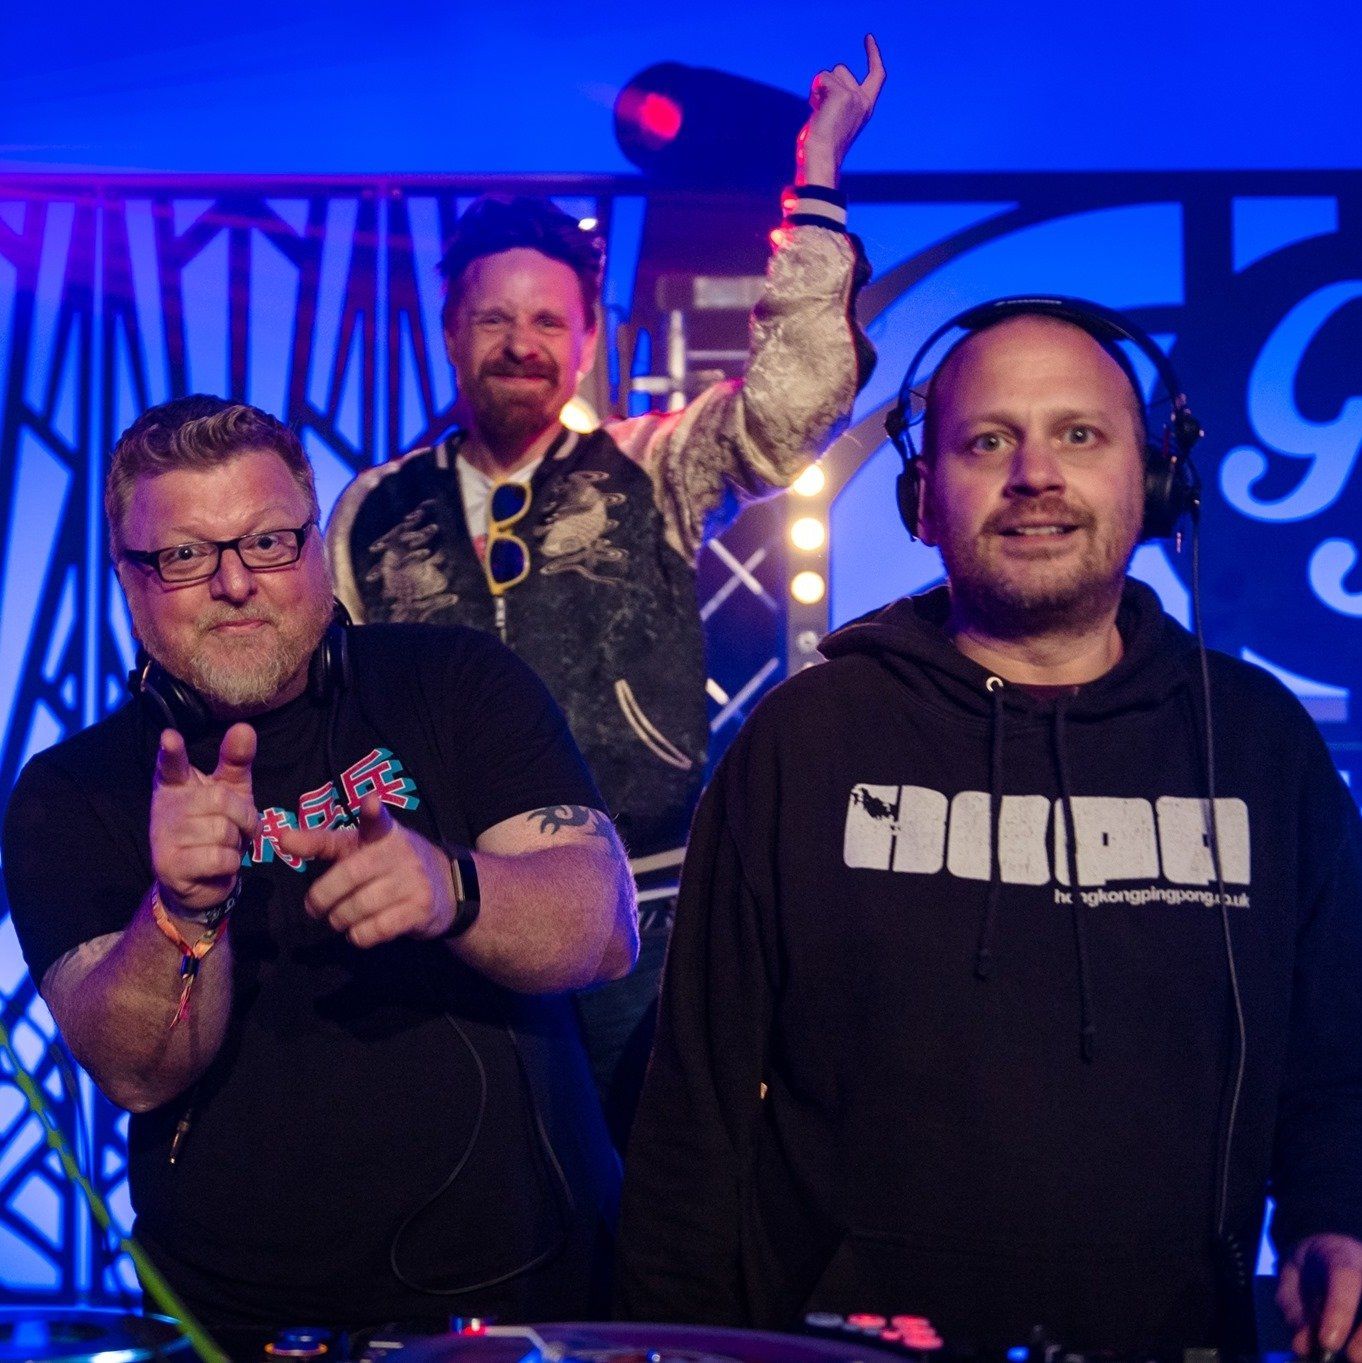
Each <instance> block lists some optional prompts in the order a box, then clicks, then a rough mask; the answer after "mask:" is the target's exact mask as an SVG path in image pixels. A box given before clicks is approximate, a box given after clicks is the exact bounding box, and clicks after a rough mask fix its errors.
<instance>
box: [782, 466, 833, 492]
mask: <svg viewBox="0 0 1362 1363" xmlns="http://www.w3.org/2000/svg"><path fill="white" fill-rule="evenodd" d="M827 485H828V475H827V474H826V473H824V472H823V466H822V465H821V464H810V465H809V467H808V468H806V469H805V470H804V472H803V473H801V474H800V475H799V477H798V478H796V479H795V480H794V482H793V483H792V484H791V485H790V491H791V492H797V493H798V494H799V495H800V496H801V497H817V496H818V494H819V493H820V492H822V490H823V489H824V488H825V487H827Z"/></svg>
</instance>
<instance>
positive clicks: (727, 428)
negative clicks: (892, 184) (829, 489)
mask: <svg viewBox="0 0 1362 1363" xmlns="http://www.w3.org/2000/svg"><path fill="white" fill-rule="evenodd" d="M866 58H867V63H868V71H867V74H866V77H865V79H864V80H859V81H858V80H857V79H856V78H855V76H853V75H852V73H851V71H850V70H849V69H848V68H847V67H845V66H837V67H834V68H833V69H832V70H830V71H820V72H819V73H818V75H817V76H816V77H815V78H814V81H813V86H812V89H811V90H810V94H809V102H810V105H811V107H812V112H811V114H810V116H809V120H808V122H807V123H806V124H805V125H804V127H803V129H802V130H801V131H800V134H799V138H798V141H797V144H796V147H795V188H794V190H793V191H791V192H790V193H789V194H787V196H786V199H785V205H784V207H785V221H784V223H783V225H782V227H781V229H780V231H779V232H777V233H776V234H775V237H774V240H775V245H776V249H775V252H774V254H773V255H772V257H771V263H770V266H769V268H768V270H767V276H766V284H765V287H764V288H763V290H762V293H761V296H760V298H759V299H758V300H757V304H756V306H755V308H754V309H753V312H752V320H751V333H750V344H749V351H748V359H747V364H746V366H745V369H744V375H743V378H742V379H741V380H728V381H726V382H723V383H719V384H715V385H714V386H713V387H711V388H708V389H706V390H705V391H704V392H703V393H701V394H700V396H699V397H697V398H696V399H695V400H694V401H693V402H692V403H690V405H689V406H688V407H686V408H684V409H683V410H682V411H680V412H672V413H668V414H667V415H665V416H659V415H657V414H651V415H648V416H643V417H636V418H634V419H633V420H631V421H625V422H621V423H619V424H617V425H615V426H612V428H611V434H612V435H613V436H614V437H615V439H616V441H617V442H618V443H619V445H620V448H621V449H623V450H624V451H625V453H626V454H628V455H629V456H630V457H631V458H633V459H634V460H636V461H637V462H638V463H640V464H642V465H643V467H644V468H646V469H647V470H648V472H649V473H650V475H651V476H652V478H653V483H654V487H655V489H656V494H657V502H658V505H659V507H660V508H661V510H662V514H663V517H664V521H665V524H666V528H667V537H668V540H669V542H670V543H671V544H672V546H673V547H674V548H676V549H677V550H678V551H680V552H681V553H682V554H684V555H685V556H687V557H688V558H689V557H693V556H694V554H695V553H696V552H698V550H699V548H700V544H701V543H702V541H703V539H704V533H705V522H706V520H707V518H708V517H709V515H710V513H711V512H712V511H713V510H714V509H715V508H716V507H717V506H718V505H719V504H720V502H721V501H722V500H723V498H724V495H725V493H726V491H727V489H729V488H732V489H734V490H735V491H736V492H737V493H738V494H739V495H740V496H741V497H744V498H748V499H751V498H758V497H763V496H767V495H769V494H770V493H772V492H774V491H777V490H778V489H780V488H783V487H787V486H789V484H790V483H791V482H793V481H794V479H795V478H796V477H798V475H799V474H800V473H801V472H802V471H803V469H804V468H805V467H806V466H807V465H808V464H809V463H810V462H811V461H812V460H813V459H815V458H817V456H818V455H819V454H821V453H822V451H823V450H824V449H825V448H826V446H827V445H828V443H829V442H830V441H831V440H832V439H833V438H834V437H835V436H836V435H837V433H838V432H839V430H840V429H841V428H842V427H843V426H845V424H846V422H847V419H848V417H849V416H850V413H851V406H852V402H853V401H854V399H855V396H856V393H857V390H858V389H859V388H860V386H861V385H862V384H863V383H864V382H865V380H866V379H867V378H868V377H869V374H870V369H871V367H872V366H873V363H874V353H873V351H872V350H871V349H870V345H869V342H868V341H866V339H865V337H864V336H863V335H862V334H861V333H860V330H859V328H858V327H857V325H856V322H855V319H854V317H853V315H852V312H853V307H854V303H855V294H856V290H857V289H858V288H859V287H860V284H861V283H862V282H864V279H865V278H866V277H867V276H868V273H869V271H868V268H867V267H866V265H865V262H864V257H863V256H862V255H861V254H860V250H859V245H858V244H857V243H855V242H854V240H853V239H852V238H849V237H848V236H847V234H846V228H845V224H846V206H845V200H844V198H843V197H842V195H841V193H840V192H839V191H838V190H837V183H838V180H839V177H840V174H841V168H842V162H843V160H844V159H845V157H846V154H847V152H848V151H849V149H850V147H851V145H852V143H853V142H854V141H855V139H856V136H857V135H858V134H859V132H860V130H861V129H862V128H863V127H864V126H865V124H866V122H867V121H868V119H869V118H870V115H871V113H872V111H873V110H874V107H875V101H876V100H877V99H878V98H879V93H880V89H881V87H882V86H883V84H884V78H885V73H884V64H883V62H882V61H881V60H880V53H879V48H878V47H877V46H876V43H875V40H874V38H872V37H869V36H867V38H866ZM801 191H804V192H801Z"/></svg>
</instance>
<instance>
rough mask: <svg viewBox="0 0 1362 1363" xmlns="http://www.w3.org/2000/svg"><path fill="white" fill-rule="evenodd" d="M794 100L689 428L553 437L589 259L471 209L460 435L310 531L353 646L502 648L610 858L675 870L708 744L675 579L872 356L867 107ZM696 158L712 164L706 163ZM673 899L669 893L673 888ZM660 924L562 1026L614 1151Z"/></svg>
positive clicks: (573, 236) (691, 631)
mask: <svg viewBox="0 0 1362 1363" xmlns="http://www.w3.org/2000/svg"><path fill="white" fill-rule="evenodd" d="M866 56H867V62H868V72H867V75H866V77H865V79H864V80H858V79H857V78H856V77H855V76H854V75H853V74H852V73H851V71H850V70H848V68H847V67H845V66H837V67H835V68H834V69H833V70H830V71H824V72H821V73H820V74H819V75H818V76H817V78H816V79H815V80H814V82H813V89H812V94H811V103H812V105H813V112H812V115H811V116H810V118H809V120H808V123H807V124H806V125H805V127H804V129H803V131H802V132H801V134H800V136H799V141H798V146H797V149H796V165H795V184H794V186H793V187H792V188H791V189H790V190H788V191H787V192H786V195H785V199H784V206H785V212H786V217H785V221H784V223H783V225H782V227H781V229H780V231H779V232H778V233H776V235H775V241H776V248H775V252H774V254H773V256H772V258H771V264H770V268H769V271H768V274H767V280H766V286H765V289H764V291H763V293H762V296H761V298H760V299H759V301H758V303H757V305H756V308H755V309H754V311H753V314H752V336H751V353H750V355H749V358H748V362H747V366H746V373H745V377H744V378H743V379H742V381H740V382H739V381H733V382H725V383H720V384H716V385H715V386H713V387H711V388H709V389H707V390H706V391H705V392H703V393H701V394H700V395H699V396H698V397H697V398H695V400H694V401H692V402H691V403H690V405H689V406H687V407H686V408H685V409H684V410H683V411H679V412H670V413H665V414H664V413H653V414H649V415H646V416H640V417H636V418H634V419H632V420H628V421H615V422H610V423H608V424H607V425H606V426H605V427H603V428H602V429H600V430H598V431H596V432H594V433H593V434H591V435H588V436H582V435H577V434H574V433H572V432H570V431H569V430H567V429H566V428H565V427H564V426H563V425H562V424H561V423H560V421H559V413H560V412H561V411H562V408H563V405H564V404H565V403H566V402H567V401H568V400H569V399H570V398H571V397H572V395H573V392H574V391H575V389H576V386H577V382H578V379H579V378H580V376H581V375H582V374H584V373H586V372H587V371H588V370H589V369H590V367H591V364H592V361H593V357H594V354H595V349H596V345H597V339H598V335H597V305H598V299H599V294H600V284H601V271H602V253H603V246H602V243H601V241H600V240H599V238H597V237H595V236H594V235H593V234H592V233H590V232H586V231H583V230H582V229H581V228H580V227H579V226H578V224H577V222H576V221H575V220H574V219H572V218H570V217H568V216H567V215H566V214H564V213H562V212H561V211H559V210H558V209H557V208H556V207H554V206H553V205H552V204H549V203H547V202H544V201H538V200H531V199H515V200H512V201H510V202H505V201H501V200H497V199H480V200H478V201H477V202H475V203H474V204H473V205H472V206H471V207H470V208H469V209H468V210H467V211H466V212H465V214H464V215H463V217H462V218H461V219H460V220H459V223H458V224H457V226H456V227H455V230H454V233H453V236H452V237H451V238H450V240H449V242H448V243H447V249H446V253H445V256H444V259H443V261H442V262H441V272H442V273H443V275H444V278H445V282H446V299H445V308H444V329H445V345H446V348H447V350H448V352H449V358H450V361H451V363H452V364H453V365H454V368H455V371H456V374H457V379H458V404H457V407H456V411H455V415H456V419H457V422H458V426H457V429H456V430H455V431H454V433H453V434H452V435H451V436H450V437H449V438H447V439H445V440H442V441H441V442H440V443H439V444H437V445H436V446H434V447H433V448H430V449H421V450H416V451H414V452H412V453H411V454H408V455H405V456H403V457H402V458H400V459H396V460H392V461H390V462H389V463H387V464H383V465H380V466H379V467H377V468H374V469H370V470H368V471H367V472H365V473H363V474H361V475H360V477H359V478H358V479H356V480H355V482H354V483H352V484H351V485H350V487H349V489H348V490H347V491H346V492H345V493H344V494H343V496H342V497H341V499H340V501H339V502H338V504H337V507H336V511H335V513H334V515H333V516H332V519H331V523H330V526H329V527H328V530H327V545H328V550H329V552H330V554H331V558H332V563H333V565H334V568H335V575H336V586H337V594H338V595H339V597H340V599H341V600H342V601H343V602H344V603H345V606H346V608H347V609H348V610H349V611H350V613H351V615H352V616H353V617H354V618H355V619H356V620H357V621H359V620H363V621H370V620H421V621H436V622H440V623H454V622H457V623H462V624H471V625H475V626H477V627H479V628H481V629H486V630H491V631H495V632H497V633H499V635H500V637H501V638H502V639H503V640H505V642H506V643H508V644H509V645H510V646H511V648H513V649H514V650H515V651H516V652H517V653H518V654H519V655H520V656H521V657H522V658H524V659H525V660H526V661H527V662H528V663H530V665H531V666H532V667H533V668H534V669H535V671H536V672H538V673H539V675H540V676H541V677H543V679H544V681H545V683H546V684H547V686H548V688H549V690H550V691H551V692H552V693H553V695H554V697H555V699H556V700H557V701H558V703H559V704H560V705H561V706H562V707H563V710H564V713H565V714H566V716H567V719H568V724H569V726H570V727H571V729H572V732H573V735H574V736H575V738H576V739H577V742H578V744H579V745H580V747H581V749H582V754H583V756H584V757H585V758H586V760H587V764H588V766H589V767H590V768H591V771H592V773H593V775H594V776H595V778H596V781H597V783H598V785H599V786H600V789H601V793H602V795H603V797H604V799H605V807H606V808H607V809H608V810H609V811H610V813H611V815H612V816H613V817H614V818H615V819H616V821H617V822H618V825H619V829H620V833H621V836H622V837H623V839H624V841H625V844H626V845H627V847H628V849H629V853H630V855H631V856H632V857H633V858H635V860H636V861H639V862H642V863H643V864H644V865H645V866H646V865H648V864H650V863H655V862H657V861H659V860H660V861H662V862H663V863H664V864H665V863H666V862H667V861H668V860H669V858H668V854H672V855H671V857H670V861H671V863H672V867H673V870H672V874H673V875H674V867H675V865H677V864H679V862H680V851H679V849H680V848H681V847H682V846H683V845H684V842H685V839H686V833H687V829H688V828H689V825H690V818H691V814H692V812H693V810H694V806H695V801H696V799H697V797H698V795H699V792H700V784H701V780H702V778H703V775H704V770H705V763H706V753H707V748H708V740H709V726H708V723H707V719H706V707H705V661H704V638H703V631H702V629H701V624H700V618H699V611H698V607H697V604H696V600H695V560H696V555H697V554H698V552H699V550H700V546H701V544H702V542H703V540H704V538H705V535H706V533H707V529H712V528H713V526H712V524H711V517H712V515H713V513H715V512H716V511H717V510H718V509H719V508H720V505H721V503H723V502H724V500H725V499H726V497H727V496H728V494H729V493H730V491H731V492H735V493H736V494H737V495H738V497H739V498H742V499H751V498H756V497H762V496H766V495H768V494H770V493H771V492H774V491H775V490H777V489H779V488H783V487H786V486H788V485H789V484H790V483H791V482H792V481H793V480H794V479H795V477H796V476H797V475H798V474H799V473H800V471H801V470H802V469H804V468H805V467H806V466H807V465H808V464H809V462H810V461H811V460H812V459H814V458H815V457H816V456H817V455H818V454H819V453H820V452H821V451H822V450H823V448H824V447H825V446H826V445H827V443H828V442H829V441H830V440H831V439H832V437H833V436H834V435H836V434H837V432H838V430H839V429H840V428H841V426H842V425H843V424H844V423H845V421H846V419H847V417H848V414H849V413H850V411H851V405H852V400H853V398H854V397H855V395H856V391H857V388H858V387H859V386H860V385H861V384H863V383H864V382H865V380H866V378H868V376H869V372H870V367H871V365H872V364H873V354H872V353H871V352H870V350H869V346H868V344H867V343H866V342H865V340H864V338H863V337H862V336H861V334H860V332H859V330H858V328H857V327H856V324H855V321H854V318H853V316H852V307H853V304H854V300H855V294H856V290H857V288H858V287H859V285H860V283H861V282H862V280H863V278H864V277H865V274H866V273H868V271H866V270H865V267H864V261H863V258H862V257H861V256H860V255H859V252H858V249H857V246H856V244H855V242H854V240H853V239H852V238H850V237H848V235H847V233H846V228H845V224H846V216H847V215H846V207H845V203H846V201H845V198H844V196H843V195H842V194H841V192H840V191H839V190H838V188H837V186H838V180H839V176H840V172H841V166H842V162H843V159H844V158H845V156H846V153H847V151H848V149H849V148H850V146H851V144H852V142H853V141H854V140H855V138H856V136H857V134H858V133H859V132H860V130H861V128H862V127H863V126H864V124H865V122H866V120H867V119H868V118H869V117H870V115H871V112H872V110H873V109H874V106H875V101H876V99H877V98H878V96H879V93H880V88H881V86H882V85H883V83H884V67H883V64H882V62H881V60H880V54H879V50H878V48H877V47H876V45H875V41H874V39H873V38H870V37H867V39H866ZM715 154H716V155H721V154H722V149H721V148H720V149H716V153H715ZM672 883H673V885H674V881H673V882H672ZM671 908H672V899H671V897H670V895H669V896H668V897H666V898H664V899H659V900H653V901H652V902H651V903H648V904H645V905H644V918H643V922H642V929H643V931H642V949H641V955H640V961H639V968H638V970H637V971H636V972H635V973H634V975H633V976H632V977H631V978H630V979H629V980H626V981H622V982H620V983H619V984H617V985H613V986H610V987H608V988H607V989H605V990H603V991H600V992H598V993H596V994H595V995H592V996H587V997H585V998H584V999H583V1001H582V1007H583V1014H584V1020H585V1022H586V1023H587V1027H588V1034H589V1037H590V1039H591V1043H592V1057H593V1065H594V1067H595V1069H596V1072H597V1076H598V1079H599V1081H600V1083H601V1087H602V1091H603V1093H604V1094H605V1096H606V1098H607V1106H608V1108H609V1109H610V1110H611V1111H612V1113H613V1117H614V1120H613V1130H614V1131H615V1134H616V1139H617V1141H619V1143H620V1144H621V1147H622V1145H623V1138H624V1132H625V1131H626V1130H627V1127H628V1122H629V1120H630V1117H631V1114H632V1109H633V1101H634V1097H635V1096H636V1088H637V1084H638V1082H639V1081H640V1080H641V1071H642V1066H641V1062H642V1059H643V1058H644V1057H646V1045H644V1046H639V1045H638V1044H637V1038H636V1042H635V1045H634V1046H633V1048H632V1055H633V1057H634V1061H635V1063H633V1064H631V1063H629V1062H627V1061H626V1063H625V1064H624V1066H623V1068H622V1069H621V1070H620V1071H619V1072H618V1073H617V1069H616V1067H617V1065H618V1064H619V1061H620V1056H621V1054H622V1053H623V1052H624V1051H625V1050H626V1048H627V1047H628V1046H629V1039H630V1037H631V1035H633V1034H635V1033H636V1031H637V1030H638V1029H639V1027H640V1023H641V1022H642V1025H643V1027H644V1030H645V1031H646V1027H647V1022H646V1019H647V1018H648V1017H649V1015H650V1011H651V1007H652V1003H653V1000H654V997H655V995H656V987H657V979H658V974H659V972H660V970H661V964H662V955H663V952H664V950H665V947H666V940H667V934H668V931H669V924H670V918H671Z"/></svg>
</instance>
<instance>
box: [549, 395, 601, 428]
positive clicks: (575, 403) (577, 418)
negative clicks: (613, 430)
mask: <svg viewBox="0 0 1362 1363" xmlns="http://www.w3.org/2000/svg"><path fill="white" fill-rule="evenodd" d="M558 420H559V421H561V422H562V423H563V425H564V426H566V427H567V428H568V430H570V431H576V432H577V434H578V435H590V434H591V432H592V431H594V430H595V429H596V428H597V427H598V426H599V425H600V424H601V419H600V417H598V416H597V415H596V412H595V409H594V408H593V407H592V406H591V404H590V403H589V402H587V401H586V400H585V399H584V398H580V397H575V398H573V399H571V401H569V402H568V404H567V406H566V407H564V408H563V410H562V411H561V412H559V413H558Z"/></svg>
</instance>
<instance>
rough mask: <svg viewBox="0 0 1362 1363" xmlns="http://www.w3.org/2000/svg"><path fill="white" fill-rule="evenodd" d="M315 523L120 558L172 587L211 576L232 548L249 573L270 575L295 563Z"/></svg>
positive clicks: (127, 551) (125, 554) (142, 551)
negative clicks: (137, 564)
mask: <svg viewBox="0 0 1362 1363" xmlns="http://www.w3.org/2000/svg"><path fill="white" fill-rule="evenodd" d="M316 524H317V522H316V521H315V520H307V521H304V522H303V524H302V525H300V526H298V527H297V528H296V529H293V530H288V529H284V530H255V531H252V532H251V534H249V535H238V536H237V537H236V538H235V539H232V540H193V541H191V542H190V543H188V544H172V545H170V546H169V547H168V548H166V549H124V550H123V557H124V558H125V559H127V560H128V561H129V562H130V563H140V564H141V565H142V566H143V567H144V568H151V569H153V570H154V571H155V573H156V576H157V577H159V578H160V579H161V581H162V582H167V583H169V584H170V585H171V586H174V587H179V586H182V585H183V584H184V583H186V582H203V581H205V580H207V579H208V578H210V577H212V576H213V574H214V573H216V572H217V570H218V565H219V564H220V563H221V562H222V555H223V553H224V551H225V550H228V549H234V550H235V551H236V554H237V557H238V558H240V559H241V561H242V563H244V564H245V565H246V567H247V568H249V569H250V570H251V571H252V572H255V573H262V572H269V570H270V569H271V568H287V567H288V566H289V564H290V563H297V562H298V559H299V558H300V557H301V555H302V552H303V545H304V544H305V543H306V542H307V532H308V531H309V530H310V529H312V527H313V526H314V525H316Z"/></svg>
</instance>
